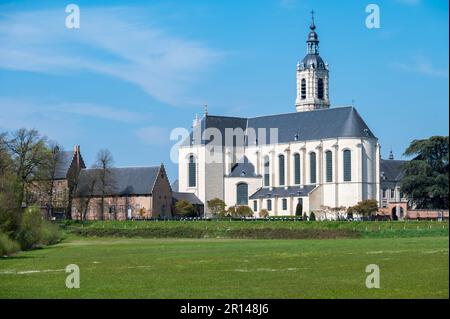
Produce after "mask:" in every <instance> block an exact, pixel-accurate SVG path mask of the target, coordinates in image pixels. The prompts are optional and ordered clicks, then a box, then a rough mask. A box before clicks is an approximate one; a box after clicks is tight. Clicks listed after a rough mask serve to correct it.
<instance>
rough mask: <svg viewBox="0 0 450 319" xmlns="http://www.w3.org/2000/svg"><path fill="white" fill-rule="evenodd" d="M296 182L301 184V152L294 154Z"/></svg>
mask: <svg viewBox="0 0 450 319" xmlns="http://www.w3.org/2000/svg"><path fill="white" fill-rule="evenodd" d="M294 183H295V184H296V185H299V184H300V154H298V153H296V154H294Z"/></svg>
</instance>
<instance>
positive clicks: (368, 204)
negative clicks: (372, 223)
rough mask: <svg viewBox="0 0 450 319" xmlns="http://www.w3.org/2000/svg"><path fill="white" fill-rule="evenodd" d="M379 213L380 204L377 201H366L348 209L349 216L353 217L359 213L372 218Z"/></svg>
mask: <svg viewBox="0 0 450 319" xmlns="http://www.w3.org/2000/svg"><path fill="white" fill-rule="evenodd" d="M377 211H378V202H377V201H376V200H375V199H366V200H363V201H361V202H359V203H358V204H357V205H355V206H352V207H349V208H348V209H347V215H351V216H353V214H354V213H359V214H360V215H363V216H371V215H372V214H373V213H376V212H377Z"/></svg>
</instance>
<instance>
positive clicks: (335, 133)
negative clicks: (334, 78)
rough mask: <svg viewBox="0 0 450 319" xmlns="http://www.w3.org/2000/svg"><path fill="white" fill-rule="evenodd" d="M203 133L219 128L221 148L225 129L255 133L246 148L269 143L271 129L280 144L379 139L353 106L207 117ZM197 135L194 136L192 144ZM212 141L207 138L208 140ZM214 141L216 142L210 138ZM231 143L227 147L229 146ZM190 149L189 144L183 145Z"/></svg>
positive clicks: (247, 140)
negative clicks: (355, 138) (206, 130)
mask: <svg viewBox="0 0 450 319" xmlns="http://www.w3.org/2000/svg"><path fill="white" fill-rule="evenodd" d="M199 128H200V130H201V131H200V132H201V133H203V132H204V130H205V129H207V128H216V129H218V130H219V131H220V132H221V134H222V145H225V142H226V141H225V129H226V128H232V129H235V128H241V129H242V130H244V131H245V130H247V134H248V133H249V131H250V130H249V129H253V130H254V132H255V135H256V139H257V140H255V138H252V135H250V134H249V136H248V138H246V145H255V144H256V142H258V144H263V143H264V141H265V142H266V143H270V128H275V129H277V130H278V143H289V142H293V141H309V140H320V139H326V138H336V137H372V138H376V137H375V135H374V134H373V133H372V131H371V130H370V129H369V127H368V126H367V124H366V123H365V122H364V120H363V119H362V118H361V116H360V115H359V114H358V112H357V111H356V109H355V108H354V107H352V106H347V107H337V108H329V109H321V110H314V111H307V112H295V113H287V114H278V115H269V116H261V117H254V118H248V119H247V118H238V117H226V116H213V115H206V116H205V117H203V118H202V120H201V123H200V126H199ZM258 129H265V133H266V135H265V136H263V135H261V136H259V134H258V133H259V131H258ZM193 137H194V143H198V141H195V135H194V134H193V132H192V133H191V136H190V138H191V140H192V138H193ZM205 137H207V138H209V137H208V136H205ZM211 140H213V138H211ZM210 142H211V141H210V140H206V141H205V140H204V139H202V140H201V143H202V144H208V143H210ZM228 144H229V143H227V145H228ZM183 145H185V146H187V145H189V141H188V140H186V141H185V143H184V144H183Z"/></svg>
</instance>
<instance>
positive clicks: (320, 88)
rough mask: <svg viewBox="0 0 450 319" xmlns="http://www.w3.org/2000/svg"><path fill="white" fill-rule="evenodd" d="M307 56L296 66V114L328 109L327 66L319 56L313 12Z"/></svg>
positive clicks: (312, 12)
mask: <svg viewBox="0 0 450 319" xmlns="http://www.w3.org/2000/svg"><path fill="white" fill-rule="evenodd" d="M310 13H311V24H310V25H309V32H308V38H307V40H306V43H307V54H306V56H305V57H304V58H303V60H300V61H299V62H298V64H297V98H296V100H295V107H296V110H297V112H304V111H311V110H318V109H327V108H329V107H330V100H329V94H328V64H326V63H325V62H324V61H323V60H322V58H321V57H320V55H319V37H318V36H317V33H316V21H315V15H314V14H315V12H314V10H311V12H310Z"/></svg>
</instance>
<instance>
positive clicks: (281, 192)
mask: <svg viewBox="0 0 450 319" xmlns="http://www.w3.org/2000/svg"><path fill="white" fill-rule="evenodd" d="M314 188H316V185H305V186H303V187H301V186H289V187H287V188H286V187H273V188H272V189H270V188H269V187H263V188H260V189H259V190H257V191H256V192H255V193H254V194H253V195H251V196H250V199H258V198H274V197H290V196H295V197H305V196H308V195H309V193H311V192H312V190H313V189H314Z"/></svg>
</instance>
